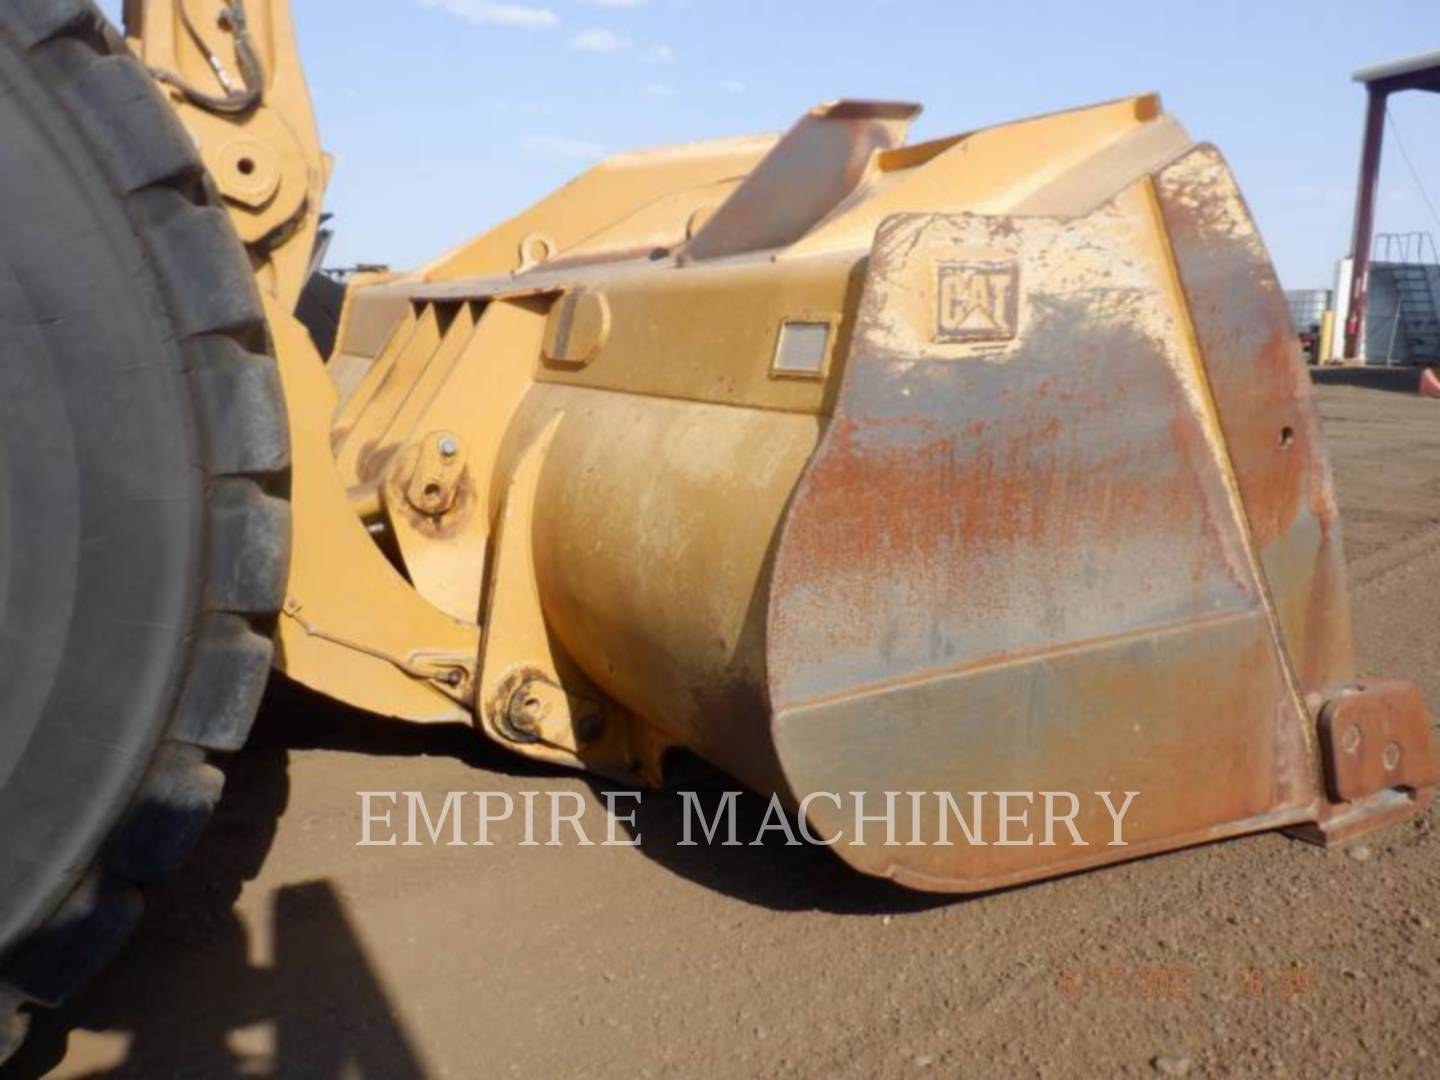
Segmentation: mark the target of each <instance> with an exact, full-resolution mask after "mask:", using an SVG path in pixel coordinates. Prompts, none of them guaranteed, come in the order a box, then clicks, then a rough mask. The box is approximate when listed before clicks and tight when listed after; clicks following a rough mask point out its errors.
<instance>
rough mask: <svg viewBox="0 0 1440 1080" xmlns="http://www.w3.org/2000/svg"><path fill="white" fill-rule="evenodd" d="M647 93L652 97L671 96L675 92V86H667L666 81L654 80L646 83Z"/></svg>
mask: <svg viewBox="0 0 1440 1080" xmlns="http://www.w3.org/2000/svg"><path fill="white" fill-rule="evenodd" d="M644 89H645V93H647V94H650V95H651V96H652V97H669V96H670V95H671V94H673V93H675V89H674V87H670V86H666V85H665V84H664V83H658V82H652V83H646V84H645V87H644Z"/></svg>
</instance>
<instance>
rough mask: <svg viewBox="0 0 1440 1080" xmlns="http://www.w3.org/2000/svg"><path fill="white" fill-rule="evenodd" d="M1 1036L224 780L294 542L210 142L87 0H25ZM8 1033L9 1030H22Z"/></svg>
mask: <svg viewBox="0 0 1440 1080" xmlns="http://www.w3.org/2000/svg"><path fill="white" fill-rule="evenodd" d="M0 147H3V150H0V1036H3V1035H4V1034H5V1033H7V1032H9V1033H11V1034H12V1037H8V1038H7V1037H0V1044H6V1043H9V1042H13V1041H15V1040H14V1038H13V1033H16V1032H18V1031H20V1030H22V1029H23V1023H22V1020H23V1018H22V1017H20V1016H18V1015H16V1014H15V1011H14V1009H13V1008H9V1009H7V1008H6V1007H5V1004H4V1003H6V1002H9V1003H12V1004H13V1003H41V1004H45V1005H55V1004H58V1003H59V1002H61V1001H63V1000H64V999H66V998H67V997H68V996H70V995H71V994H72V993H73V992H74V991H75V990H76V989H77V988H78V987H79V986H80V985H81V984H82V983H83V982H84V981H85V980H86V979H87V978H89V977H90V976H91V975H92V974H93V973H94V972H95V971H96V970H98V969H99V968H100V967H101V966H103V965H104V963H105V962H106V961H107V960H108V959H109V958H110V957H111V956H112V955H113V954H114V952H115V951H116V949H117V948H118V947H119V945H120V943H121V942H122V941H123V939H124V938H125V936H126V934H127V933H128V932H129V930H130V929H131V928H132V927H133V925H134V923H135V921H136V919H137V918H138V916H139V913H140V910H141V894H140V888H141V887H142V886H144V885H148V884H150V883H152V882H154V881H156V880H158V879H159V878H161V877H163V876H165V875H166V874H168V873H169V872H170V871H172V870H173V869H174V868H175V866H176V865H177V863H178V862H179V861H180V860H181V859H182V858H183V857H184V855H185V853H186V852H187V851H188V850H189V848H190V847H191V845H192V844H193V843H194V842H195V840H196V839H197V837H198V835H199V833H200V832H201V830H202V829H203V828H204V825H205V822H206V820H207V819H208V817H209V815H210V812H211V810H212V809H213V807H214V806H215V803H216V801H217V800H218V799H219V796H220V788H221V784H222V782H223V777H222V774H221V773H220V772H219V771H218V770H217V769H216V768H215V766H214V765H213V764H212V762H211V760H210V758H211V755H212V754H217V753H224V752H229V751H234V750H236V749H238V748H239V747H240V745H241V744H242V743H243V742H244V740H245V737H246V735H247V733H248V732H249V729H250V725H251V723H252V721H253V718H254V714H255V711H256V709H257V708H258V706H259V702H260V696H261V692H262V691H263V689H264V686H265V683H266V681H267V679H268V676H269V671H270V662H271V651H272V646H271V640H270V636H271V632H272V630H273V625H274V620H275V617H276V614H277V612H278V611H279V609H280V606H281V604H282V602H283V599H284V588H285V573H286V568H287V566H288V562H289V542H290V535H289V507H288V503H287V502H286V498H287V497H288V467H289V449H288V443H287V431H286V424H285V414H284V401H283V398H282V396H281V392H280V386H279V380H278V376H277V371H276V367H275V361H274V359H273V358H272V357H271V356H270V355H269V351H270V350H269V343H268V338H267V335H266V331H265V323H264V318H263V313H262V309H261V306H260V302H259V297H258V294H257V292H256V289H255V284H254V281H253V279H252V277H251V273H250V267H249V264H248V260H247V258H246V255H245V252H244V249H243V247H242V245H241V244H240V241H239V240H238V238H237V237H236V235H235V233H234V231H233V229H232V228H231V225H230V222H229V219H228V217H227V216H226V214H225V212H224V210H223V209H222V207H221V205H220V202H219V198H218V196H217V195H216V194H215V193H214V190H213V188H212V187H211V185H210V184H209V181H208V179H207V178H206V175H205V173H204V170H203V167H202V166H201V164H200V161H199V157H198V155H197V154H196V151H195V148H194V145H193V143H192V142H191V140H190V139H189V138H188V137H187V135H186V133H185V132H184V130H183V129H182V128H181V126H180V125H179V123H178V121H177V119H176V118H175V116H174V114H173V113H172V111H171V109H170V107H169V106H168V104H167V103H166V102H165V101H164V99H163V97H162V96H161V94H160V93H159V92H158V90H157V89H156V87H155V86H154V84H153V83H152V81H151V79H150V77H149V76H148V75H147V73H146V72H145V71H144V69H143V68H142V67H141V66H140V64H139V63H137V62H136V61H135V59H134V58H133V57H132V56H131V54H130V53H129V51H128V50H127V49H126V48H125V46H124V44H123V43H122V42H121V40H120V39H119V38H118V36H117V35H116V34H115V33H114V32H113V31H112V30H111V29H110V28H109V26H108V24H106V23H105V21H104V19H103V18H102V17H101V16H100V15H99V14H98V12H97V11H96V10H95V8H94V7H93V6H92V5H91V3H90V2H89V0H0ZM0 1053H3V1050H0Z"/></svg>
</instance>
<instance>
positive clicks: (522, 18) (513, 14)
mask: <svg viewBox="0 0 1440 1080" xmlns="http://www.w3.org/2000/svg"><path fill="white" fill-rule="evenodd" d="M418 2H419V4H420V6H421V7H422V8H426V9H428V10H430V11H443V12H445V13H446V14H448V15H454V16H455V17H456V18H457V19H464V20H465V21H466V22H473V23H489V24H490V25H492V26H514V27H519V28H520V29H522V30H549V29H551V28H552V27H556V26H559V25H560V16H559V15H556V14H555V13H554V12H553V11H550V10H548V9H547V8H537V7H526V6H525V5H523V4H506V3H500V2H497V0H418Z"/></svg>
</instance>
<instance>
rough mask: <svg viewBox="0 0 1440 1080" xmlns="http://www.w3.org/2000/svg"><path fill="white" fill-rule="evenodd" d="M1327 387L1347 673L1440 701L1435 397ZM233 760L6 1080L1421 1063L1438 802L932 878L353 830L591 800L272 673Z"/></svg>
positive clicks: (1436, 947) (771, 852)
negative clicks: (1095, 868) (380, 840)
mask: <svg viewBox="0 0 1440 1080" xmlns="http://www.w3.org/2000/svg"><path fill="white" fill-rule="evenodd" d="M1405 389H1407V390H1408V385H1407V387H1406V388H1405ZM1318 393H1319V399H1320V405H1321V409H1322V412H1323V415H1324V420H1325V426H1326V432H1327V436H1328V440H1329V443H1330V447H1331V454H1332V459H1333V462H1334V466H1335V473H1336V482H1337V486H1338V489H1339V495H1340V501H1341V504H1342V508H1343V510H1344V512H1345V515H1346V544H1347V557H1348V559H1349V561H1350V565H1351V571H1352V590H1353V602H1354V607H1355V619H1356V630H1357V639H1358V643H1359V652H1360V660H1361V668H1362V671H1364V672H1367V673H1376V674H1378V673H1391V674H1403V675H1404V676H1406V677H1408V678H1411V679H1414V680H1416V681H1418V682H1419V684H1420V685H1421V687H1422V688H1423V689H1424V691H1425V694H1426V697H1427V700H1429V701H1430V702H1432V703H1434V702H1437V701H1440V652H1437V650H1436V648H1435V645H1434V643H1435V642H1436V641H1437V640H1440V635H1437V629H1440V402H1432V401H1425V400H1422V399H1420V398H1418V397H1415V396H1413V395H1412V394H1410V393H1408V392H1399V391H1397V390H1396V389H1393V388H1392V389H1385V388H1383V387H1379V388H1377V387H1373V386H1371V387H1366V386H1357V385H1326V386H1322V387H1320V388H1319V390H1318ZM230 772H231V778H230V783H229V787H228V788H227V791H226V796H225V802H224V803H223V805H222V806H221V808H220V812H219V814H218V815H217V818H216V820H215V822H214V824H213V825H212V827H211V829H210V832H209V834H208V836H207V837H206V841H205V843H204V844H203V846H202V848H201V850H200V852H199V853H198V855H197V856H196V858H195V859H194V860H193V861H192V862H191V863H190V864H189V866H188V867H187V869H186V870H185V872H184V874H183V875H182V876H181V878H180V879H179V880H178V881H175V882H173V883H172V884H170V885H169V886H167V887H166V888H164V889H163V890H161V891H160V892H159V893H158V894H157V895H156V896H155V897H154V900H153V902H152V905H151V907H150V910H149V912H148V913H147V915H146V918H145V922H144V924H143V926H142V928H141V930H140V932H139V934H138V935H137V937H136V939H135V940H134V942H133V943H132V945H131V947H130V948H129V949H128V950H127V951H126V952H125V953H124V954H123V955H122V956H121V958H120V959H119V960H118V961H117V962H116V963H115V964H114V966H113V967H112V968H111V969H110V970H109V971H108V972H107V973H106V974H105V975H104V976H102V977H101V978H100V979H99V980H98V981H97V982H96V983H95V984H94V985H93V987H92V988H91V989H90V990H89V992H87V993H86V994H85V995H84V996H83V997H82V999H80V1000H78V1001H77V1002H75V1003H74V1005H73V1006H72V1007H70V1008H68V1009H66V1010H65V1011H63V1012H61V1013H58V1014H53V1015H49V1016H45V1017H42V1018H40V1019H39V1020H38V1021H37V1023H36V1030H35V1032H34V1037H33V1038H32V1041H31V1042H30V1044H29V1045H28V1046H27V1047H26V1049H25V1050H24V1051H23V1052H22V1055H21V1057H20V1058H19V1060H17V1061H16V1062H15V1063H14V1071H15V1072H16V1074H17V1075H21V1076H27V1075H29V1076H33V1075H41V1074H43V1073H45V1072H46V1071H47V1070H52V1069H53V1071H54V1075H56V1076H66V1077H73V1076H95V1075H123V1076H137V1077H181V1076H240V1075H244V1076H253V1075H270V1074H278V1075H281V1076H286V1077H305V1076H317V1077H319V1076H324V1077H329V1076H347V1077H348V1076H365V1077H402V1078H403V1077H407V1076H450V1077H482V1076H486V1077H488V1076H499V1077H507V1076H526V1077H559V1076H571V1075H585V1076H597V1077H609V1076H613V1077H643V1076H677V1077H691V1076H711V1075H718V1076H746V1075H757V1076H826V1077H829V1076H851V1077H888V1076H911V1075H920V1076H926V1075H940V1076H961V1075H964V1076H978V1075H1042V1076H1073V1075H1134V1076H1153V1075H1176V1076H1178V1075H1186V1074H1189V1075H1192V1076H1251V1075H1284V1074H1289V1075H1306V1076H1313V1075H1325V1076H1339V1075H1359V1074H1362V1073H1363V1074H1366V1075H1371V1074H1379V1075H1402V1076H1404V1075H1413V1076H1426V1075H1440V1061H1437V1060H1434V1059H1440V900H1437V888H1440V858H1437V856H1440V830H1437V829H1436V827H1435V814H1434V813H1433V812H1432V813H1431V814H1430V815H1429V816H1427V817H1425V818H1423V819H1421V820H1419V821H1417V822H1414V823H1412V824H1408V825H1405V826H1400V827H1396V828H1394V829H1391V830H1389V831H1387V832H1384V833H1382V834H1379V835H1376V836H1374V837H1372V838H1370V839H1369V840H1368V841H1366V842H1365V843H1364V844H1363V845H1362V846H1361V847H1358V848H1354V849H1351V850H1350V851H1349V852H1342V851H1329V852H1327V851H1323V850H1320V849H1318V848H1314V847H1310V846H1307V845H1305V844H1301V843H1298V842H1295V841H1292V840H1288V839H1285V838H1283V837H1281V836H1278V835H1264V836H1256V837H1251V838H1247V839H1243V840H1238V841H1232V842H1229V843H1224V844H1218V845H1214V846H1211V847H1205V848H1199V849H1195V850H1191V851H1187V852H1182V853H1178V854H1173V855H1167V856H1163V857H1159V858H1154V859H1150V860H1146V861H1143V862H1138V863H1132V864H1128V865H1126V866H1122V867H1118V868H1114V869H1109V870H1103V871H1099V872H1096V873H1091V874H1084V875H1079V876H1076V877H1071V878H1068V879H1064V880H1060V881H1052V882H1047V883H1043V884H1039V885H1034V886H1030V887H1028V888H1021V889H1016V890H1011V891H1008V892H1003V893H998V894H993V895H989V896H984V897H980V898H977V899H971V900H955V899H937V898H935V897H929V896H922V895H916V894H911V893H906V892H904V891H903V890H900V889H897V888H893V887H889V886H886V885H885V884H884V883H880V882H876V881H872V880H868V879H865V878H862V877H859V876H857V875H855V874H852V873H850V872H848V871H846V870H845V869H844V868H843V867H842V866H841V865H840V863H839V862H838V860H835V859H833V858H832V857H831V856H829V855H828V854H827V853H825V852H823V851H817V850H803V851H797V850H795V849H786V848H784V847H780V846H767V847H763V848H748V847H747V848H741V849H725V848H703V847H702V848H677V847H674V846H673V844H672V843H671V841H672V840H673V839H675V837H676V834H677V833H678V830H679V820H680V810H679V803H678V799H677V798H676V797H674V796H665V795H655V796H653V797H650V798H647V800H646V802H645V803H644V805H643V808H642V810H641V811H640V815H639V820H638V822H637V824H638V826H639V827H640V829H641V831H642V833H643V834H644V835H645V837H646V842H645V845H644V847H643V848H638V849H637V848H630V847H600V846H597V847H591V848H582V847H575V846H566V847H558V848H556V847H544V846H541V847H535V848H524V847H520V846H518V845H517V844H516V843H514V842H511V841H514V840H515V837H514V836H513V835H510V836H506V835H503V833H502V834H497V839H500V840H501V841H502V842H501V843H500V844H498V845H497V846H495V847H491V848H471V847H463V848H446V847H440V848H432V847H424V848H403V847H401V848H375V849H370V848H357V847H356V846H355V840H356V838H357V834H358V820H359V815H358V800H357V798H356V796H355V792H356V791H357V790H392V789H396V788H401V789H413V790H419V791H423V792H425V793H427V794H428V795H432V796H436V797H437V800H438V797H439V796H440V795H441V793H443V792H447V791H450V790H465V791H469V790H492V791H509V792H512V793H515V792H518V791H520V790H523V789H532V790H540V791H573V792H576V793H577V794H578V795H579V796H580V797H581V798H583V799H584V800H585V801H586V803H587V806H588V808H589V811H590V813H591V814H592V815H598V814H599V813H600V808H601V805H602V804H601V803H600V802H599V798H598V795H597V791H598V790H599V789H598V788H595V787H592V786H591V785H590V784H588V783H587V782H586V781H585V780H584V779H582V778H579V777H576V776H571V775H568V774H563V773H559V772H556V771H549V770H544V769H541V768H538V767H535V766H531V765H528V764H527V763H525V762H524V761H522V760H520V759H518V758H512V757H509V756H507V755H505V754H504V753H503V752H501V751H499V750H498V749H493V748H491V747H490V746H488V745H487V744H486V743H485V742H484V741H483V740H481V739H478V738H476V737H474V736H473V735H471V734H470V733H469V732H468V731H465V730H459V729H456V730H448V729H447V730H439V729H428V730H426V729H420V730H408V729H405V728H403V727H400V726H397V725H391V724H385V723H383V722H379V721H375V720H372V719H369V718H366V717H363V716H360V715H357V714H354V713H350V712H347V711H345V710H342V709H339V708H336V707H335V706H333V705H330V704H328V703H326V702H323V701H318V700H315V699H313V698H310V697H308V696H306V695H304V694H301V693H299V692H297V691H295V690H293V689H289V688H285V687H277V688H276V690H275V691H274V692H273V693H272V695H271V698H270V701H269V702H268V704H267V707H266V710H265V714H264V716H263V717H262V722H261V726H260V730H259V733H258V736H257V737H256V739H255V740H254V742H253V743H252V745H251V746H250V747H249V748H248V749H247V750H246V751H245V752H244V753H243V754H241V755H240V756H239V757H238V758H237V759H236V760H235V762H234V763H233V765H232V768H231V770H230ZM435 805H438V801H437V802H436V803H435ZM762 810H763V804H761V803H760V802H759V801H758V800H755V801H752V802H751V803H749V804H747V805H746V807H745V813H746V814H747V815H748V816H749V817H750V819H751V821H752V827H753V822H754V821H757V820H758V818H759V816H760V813H761V811H762Z"/></svg>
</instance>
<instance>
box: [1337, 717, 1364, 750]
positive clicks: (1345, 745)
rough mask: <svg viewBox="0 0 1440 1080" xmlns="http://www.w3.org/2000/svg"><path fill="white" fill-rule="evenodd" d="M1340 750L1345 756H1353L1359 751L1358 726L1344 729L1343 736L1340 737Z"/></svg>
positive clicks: (1353, 725)
mask: <svg viewBox="0 0 1440 1080" xmlns="http://www.w3.org/2000/svg"><path fill="white" fill-rule="evenodd" d="M1340 749H1341V750H1343V751H1344V752H1345V753H1347V754H1353V753H1355V751H1356V750H1358V749H1360V725H1359V724H1351V725H1350V726H1349V727H1347V728H1346V729H1345V734H1343V735H1341V736H1340Z"/></svg>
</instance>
